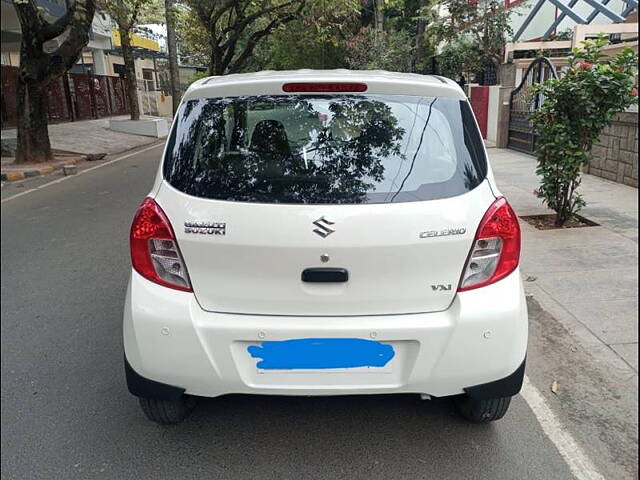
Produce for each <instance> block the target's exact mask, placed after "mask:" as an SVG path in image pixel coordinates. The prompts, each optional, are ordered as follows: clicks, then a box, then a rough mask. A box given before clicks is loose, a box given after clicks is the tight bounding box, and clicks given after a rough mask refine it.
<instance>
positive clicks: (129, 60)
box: [120, 28, 140, 120]
mask: <svg viewBox="0 0 640 480" xmlns="http://www.w3.org/2000/svg"><path fill="white" fill-rule="evenodd" d="M120 45H122V57H123V58H124V66H125V69H126V72H127V73H126V75H127V77H126V79H125V83H126V85H127V96H128V97H129V107H130V109H131V120H140V104H139V103H138V81H137V79H136V65H135V60H134V57H133V50H132V49H131V39H130V38H129V32H128V31H125V30H123V29H122V28H121V29H120Z"/></svg>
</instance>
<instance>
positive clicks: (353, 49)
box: [346, 28, 414, 72]
mask: <svg viewBox="0 0 640 480" xmlns="http://www.w3.org/2000/svg"><path fill="white" fill-rule="evenodd" d="M413 49H414V47H413V45H412V38H411V36H410V35H409V34H408V33H407V32H405V31H403V30H400V31H385V32H379V31H375V30H373V29H371V28H362V29H360V31H359V32H358V33H357V34H356V35H354V36H353V37H352V38H351V39H349V41H348V42H347V58H346V60H347V64H348V65H349V68H353V69H358V70H372V69H382V70H390V71H394V72H410V71H412V68H411V67H412V66H411V63H412V58H413Z"/></svg>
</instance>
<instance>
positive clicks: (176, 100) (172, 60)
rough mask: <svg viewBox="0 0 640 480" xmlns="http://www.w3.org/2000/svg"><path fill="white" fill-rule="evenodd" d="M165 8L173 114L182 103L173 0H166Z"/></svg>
mask: <svg viewBox="0 0 640 480" xmlns="http://www.w3.org/2000/svg"><path fill="white" fill-rule="evenodd" d="M164 10H165V15H166V17H167V20H166V21H167V51H168V53H169V80H170V83H171V98H172V103H173V114H174V115H175V114H176V111H177V110H178V105H179V104H180V97H181V96H182V94H181V91H180V71H179V70H178V48H177V44H176V22H175V12H174V11H173V0H164Z"/></svg>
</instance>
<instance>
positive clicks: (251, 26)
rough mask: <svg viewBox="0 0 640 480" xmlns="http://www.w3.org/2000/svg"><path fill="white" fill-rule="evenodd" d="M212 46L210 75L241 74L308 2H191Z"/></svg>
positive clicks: (250, 0) (261, 0) (278, 0)
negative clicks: (258, 50)
mask: <svg viewBox="0 0 640 480" xmlns="http://www.w3.org/2000/svg"><path fill="white" fill-rule="evenodd" d="M186 3H187V4H188V5H189V7H190V8H191V10H192V11H193V12H194V13H195V15H196V18H197V19H198V21H199V22H200V24H201V26H202V27H203V28H204V29H205V30H206V32H207V37H208V42H209V73H210V74H211V75H223V74H225V73H236V72H239V71H241V70H242V69H243V68H244V67H245V66H246V64H247V62H248V61H249V59H250V58H251V57H252V56H253V53H254V50H255V48H256V46H257V45H258V43H259V42H260V41H261V40H262V39H264V38H265V37H267V36H269V35H270V34H271V33H272V32H273V31H274V30H275V29H276V28H278V27H279V26H281V25H284V24H286V23H289V22H291V21H293V20H295V19H296V17H297V16H298V15H299V14H300V12H301V11H302V8H303V7H304V5H305V0H260V1H255V0H226V1H219V0H187V2H186Z"/></svg>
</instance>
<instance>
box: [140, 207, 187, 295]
mask: <svg viewBox="0 0 640 480" xmlns="http://www.w3.org/2000/svg"><path fill="white" fill-rule="evenodd" d="M129 242H130V248H131V264H132V266H133V268H134V269H135V271H136V272H138V273H139V274H140V275H142V276H143V277H144V278H146V279H147V280H151V281H152V282H155V283H158V284H160V285H163V286H165V287H169V288H174V289H176V290H182V291H185V292H191V291H192V290H191V282H190V281H189V274H188V273H187V267H186V265H185V263H184V260H183V259H182V255H180V250H179V249H178V242H177V241H176V236H175V234H174V233H173V229H172V228H171V223H170V222H169V219H168V218H167V216H166V215H165V213H164V212H163V211H162V209H161V208H160V206H159V205H158V204H157V203H156V202H155V201H154V200H153V199H151V198H145V200H144V202H142V205H140V208H139V209H138V211H137V212H136V214H135V217H134V218H133V223H132V224H131V234H130V237H129Z"/></svg>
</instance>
